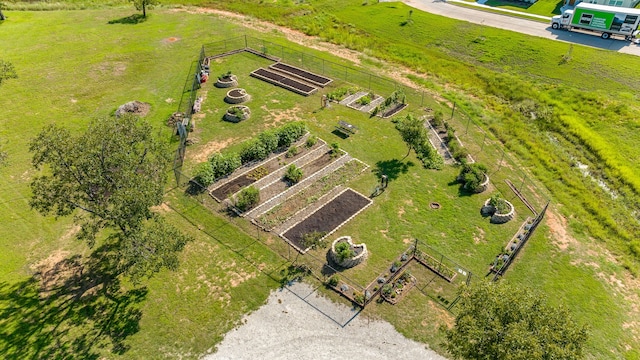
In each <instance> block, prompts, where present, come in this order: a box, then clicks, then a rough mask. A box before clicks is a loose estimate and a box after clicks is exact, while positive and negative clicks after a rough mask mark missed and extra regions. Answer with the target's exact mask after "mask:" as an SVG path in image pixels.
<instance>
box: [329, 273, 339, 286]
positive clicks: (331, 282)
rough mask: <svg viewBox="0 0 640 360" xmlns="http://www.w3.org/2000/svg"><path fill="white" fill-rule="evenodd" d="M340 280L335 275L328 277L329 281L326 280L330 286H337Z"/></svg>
mask: <svg viewBox="0 0 640 360" xmlns="http://www.w3.org/2000/svg"><path fill="white" fill-rule="evenodd" d="M339 282H340V278H338V277H337V276H336V275H334V276H332V277H330V278H329V281H328V282H327V283H328V284H329V285H330V286H334V287H335V286H338V283H339Z"/></svg>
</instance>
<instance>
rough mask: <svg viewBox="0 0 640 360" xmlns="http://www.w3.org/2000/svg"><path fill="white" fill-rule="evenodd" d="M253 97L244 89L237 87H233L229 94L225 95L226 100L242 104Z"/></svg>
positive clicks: (230, 102)
mask: <svg viewBox="0 0 640 360" xmlns="http://www.w3.org/2000/svg"><path fill="white" fill-rule="evenodd" d="M249 99H251V96H250V95H249V94H247V92H246V91H245V90H244V89H241V88H237V89H232V90H229V91H228V92H227V96H225V98H224V101H226V102H227V103H229V104H240V103H243V102H247V101H249Z"/></svg>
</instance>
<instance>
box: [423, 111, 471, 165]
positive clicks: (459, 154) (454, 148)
mask: <svg viewBox="0 0 640 360" xmlns="http://www.w3.org/2000/svg"><path fill="white" fill-rule="evenodd" d="M430 123H431V126H432V127H433V128H434V129H435V130H436V132H438V131H439V130H440V129H443V130H444V131H446V134H447V136H446V137H445V139H444V143H445V144H446V145H447V148H448V149H449V152H450V153H451V156H453V158H454V159H456V161H458V162H460V163H464V162H466V161H467V156H468V155H469V151H467V149H466V148H465V147H464V146H462V144H461V143H460V142H459V141H458V138H457V136H456V130H455V128H454V127H453V126H451V125H450V124H449V123H448V122H446V121H445V120H444V114H443V113H442V111H440V110H438V111H436V112H435V113H434V114H433V117H432V118H431V120H430Z"/></svg>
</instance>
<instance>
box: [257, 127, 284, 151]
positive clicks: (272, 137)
mask: <svg viewBox="0 0 640 360" xmlns="http://www.w3.org/2000/svg"><path fill="white" fill-rule="evenodd" d="M258 139H259V140H260V142H262V145H263V146H264V149H265V151H266V152H267V153H271V152H273V151H274V150H275V149H277V148H278V142H279V139H278V135H277V134H276V133H275V131H272V130H267V131H264V132H262V133H260V135H258Z"/></svg>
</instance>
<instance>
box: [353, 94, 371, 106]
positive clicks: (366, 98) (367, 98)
mask: <svg viewBox="0 0 640 360" xmlns="http://www.w3.org/2000/svg"><path fill="white" fill-rule="evenodd" d="M356 103H357V104H359V105H362V106H366V105H369V104H370V103H371V97H370V96H369V95H365V96H363V97H361V98H360V99H358V100H357V101H356Z"/></svg>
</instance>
